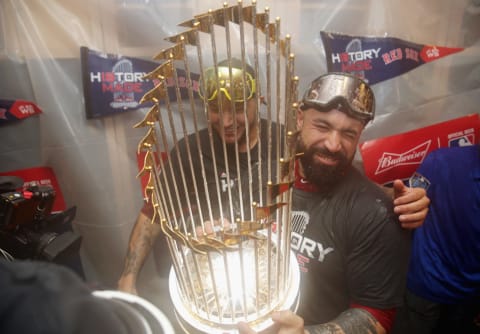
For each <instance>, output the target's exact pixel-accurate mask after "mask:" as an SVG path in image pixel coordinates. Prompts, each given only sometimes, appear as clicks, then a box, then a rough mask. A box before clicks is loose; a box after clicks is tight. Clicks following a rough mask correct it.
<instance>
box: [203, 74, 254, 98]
mask: <svg viewBox="0 0 480 334" xmlns="http://www.w3.org/2000/svg"><path fill="white" fill-rule="evenodd" d="M230 71H231V73H230ZM203 80H204V81H205V82H204V83H203V82H200V87H199V92H198V93H199V95H200V97H201V98H202V99H204V100H206V101H212V100H214V99H215V98H217V96H218V94H219V92H221V93H223V94H224V95H225V96H226V97H227V98H228V99H229V100H230V101H233V102H244V101H247V100H249V99H251V98H252V97H253V95H254V94H255V89H256V87H255V78H253V77H252V75H251V74H250V73H248V72H246V71H245V72H244V71H242V70H241V69H238V68H229V67H224V66H219V67H217V71H216V74H215V68H209V69H207V70H206V71H205V73H204V75H203Z"/></svg>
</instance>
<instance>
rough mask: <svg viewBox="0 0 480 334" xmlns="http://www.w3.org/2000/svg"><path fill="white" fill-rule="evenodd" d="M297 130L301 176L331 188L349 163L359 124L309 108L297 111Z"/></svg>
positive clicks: (333, 112)
mask: <svg viewBox="0 0 480 334" xmlns="http://www.w3.org/2000/svg"><path fill="white" fill-rule="evenodd" d="M297 128H298V130H299V136H298V141H297V152H304V154H303V156H302V157H301V158H300V164H301V167H302V170H301V172H302V173H303V176H304V177H305V178H306V179H307V180H308V181H309V182H310V183H313V184H316V185H317V186H319V187H320V189H322V188H323V189H328V188H329V187H331V186H333V185H335V184H336V183H337V182H338V181H339V180H340V179H341V178H342V176H343V174H344V172H345V170H346V169H347V168H348V167H349V166H350V165H351V163H352V160H353V158H354V156H355V151H356V147H357V144H358V141H359V139H360V135H361V133H362V130H363V128H364V124H363V122H362V121H360V120H357V119H355V118H352V117H349V116H348V115H347V114H345V113H344V112H341V111H339V110H336V109H333V110H330V111H328V112H322V111H318V110H316V109H313V108H312V109H307V110H304V111H302V110H300V111H299V113H298V115H297Z"/></svg>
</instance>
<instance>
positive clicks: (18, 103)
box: [0, 99, 42, 124]
mask: <svg viewBox="0 0 480 334" xmlns="http://www.w3.org/2000/svg"><path fill="white" fill-rule="evenodd" d="M41 112H42V110H41V109H40V108H39V107H38V106H37V105H36V104H35V103H33V102H30V101H24V100H1V99H0V124H3V123H7V122H10V121H16V120H20V119H24V118H27V117H30V116H33V115H37V114H40V113H41Z"/></svg>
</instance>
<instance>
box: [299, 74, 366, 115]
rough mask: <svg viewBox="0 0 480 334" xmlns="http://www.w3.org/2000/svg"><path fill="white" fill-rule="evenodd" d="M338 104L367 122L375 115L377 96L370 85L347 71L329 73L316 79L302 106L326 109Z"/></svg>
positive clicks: (304, 97) (303, 107)
mask: <svg viewBox="0 0 480 334" xmlns="http://www.w3.org/2000/svg"><path fill="white" fill-rule="evenodd" d="M336 105H341V106H342V111H345V112H347V113H348V114H350V115H351V116H353V117H356V118H360V119H362V120H363V121H365V122H368V121H371V120H372V119H373V117H374V115H375V96H374V94H373V91H372V89H371V88H370V86H369V85H368V84H367V83H366V82H365V81H363V80H362V79H360V78H358V77H355V76H353V75H350V74H346V73H328V74H325V75H322V76H321V77H318V78H317V79H315V80H314V81H313V82H312V83H311V85H310V88H309V89H308V90H307V91H306V92H305V95H304V96H303V100H302V105H301V108H302V109H306V108H316V109H321V110H325V109H329V108H333V107H336ZM345 109H346V110H345Z"/></svg>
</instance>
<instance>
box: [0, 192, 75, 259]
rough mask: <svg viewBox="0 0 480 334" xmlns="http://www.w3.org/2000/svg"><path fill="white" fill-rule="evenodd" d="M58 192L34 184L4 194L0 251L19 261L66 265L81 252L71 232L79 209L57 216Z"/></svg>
mask: <svg viewBox="0 0 480 334" xmlns="http://www.w3.org/2000/svg"><path fill="white" fill-rule="evenodd" d="M54 200H55V190H54V189H53V187H51V186H40V185H32V186H30V187H28V188H27V189H25V190H23V191H11V189H10V191H6V192H1V193H0V248H2V249H3V250H5V251H7V252H8V253H9V254H11V255H12V257H13V258H15V259H31V260H46V261H51V262H62V261H63V260H65V259H67V258H68V257H69V256H71V255H72V254H75V253H76V252H78V251H79V249H80V243H81V237H80V236H79V235H78V234H76V233H75V232H74V231H73V230H72V229H71V222H72V221H73V218H74V217H75V213H76V207H72V208H70V209H67V210H65V211H63V212H59V213H53V214H52V207H53V203H54Z"/></svg>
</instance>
